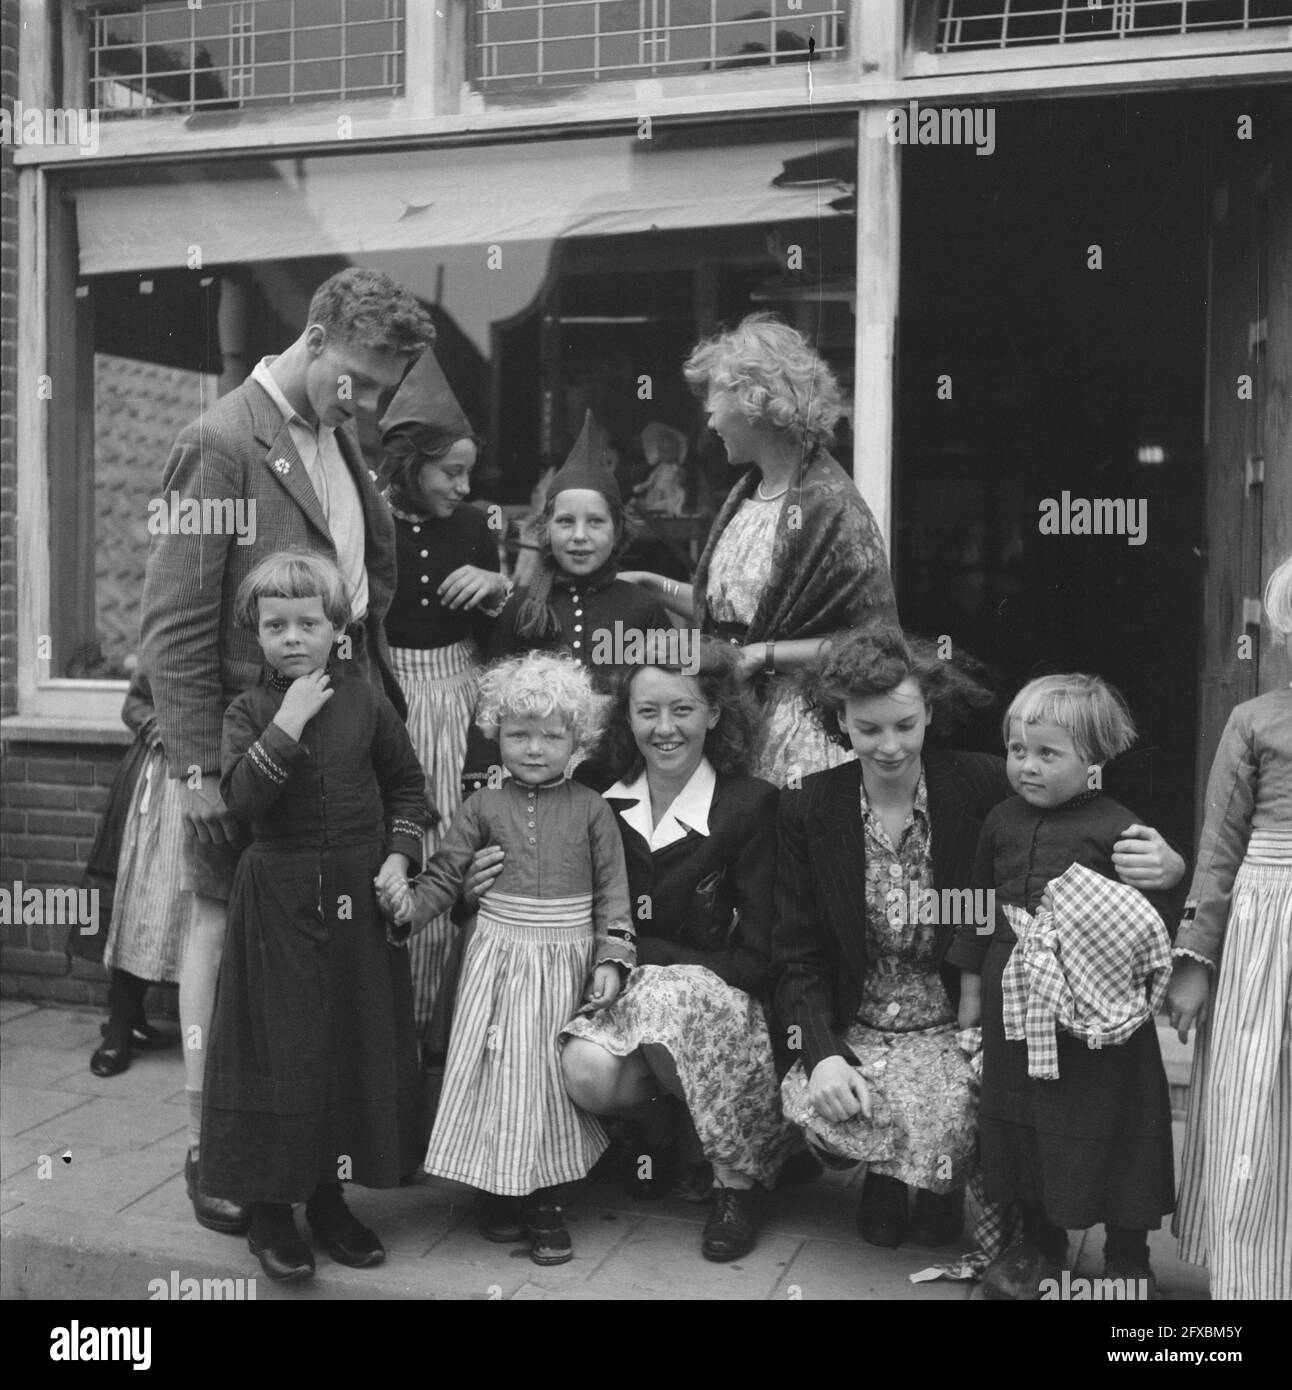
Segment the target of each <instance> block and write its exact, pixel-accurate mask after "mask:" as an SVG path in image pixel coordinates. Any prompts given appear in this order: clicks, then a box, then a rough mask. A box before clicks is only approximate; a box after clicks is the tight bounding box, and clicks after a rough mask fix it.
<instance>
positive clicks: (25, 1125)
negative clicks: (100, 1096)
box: [0, 1079, 90, 1142]
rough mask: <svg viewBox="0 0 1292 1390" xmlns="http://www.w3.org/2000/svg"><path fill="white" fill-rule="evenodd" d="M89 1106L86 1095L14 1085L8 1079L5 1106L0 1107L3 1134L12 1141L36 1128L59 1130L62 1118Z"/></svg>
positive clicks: (0, 1129) (0, 1125)
mask: <svg viewBox="0 0 1292 1390" xmlns="http://www.w3.org/2000/svg"><path fill="white" fill-rule="evenodd" d="M89 1103H90V1102H89V1100H88V1099H87V1098H86V1097H85V1096H78V1095H75V1094H73V1093H71V1092H68V1091H49V1090H45V1089H43V1088H40V1087H36V1086H18V1085H12V1086H11V1085H10V1084H9V1082H8V1080H7V1079H6V1081H5V1086H4V1105H3V1106H0V1135H3V1136H4V1137H5V1138H9V1137H11V1136H17V1135H19V1134H23V1133H25V1132H26V1131H28V1130H32V1129H37V1128H45V1129H53V1128H56V1127H57V1126H56V1124H55V1121H56V1120H57V1119H58V1117H60V1116H62V1115H66V1114H67V1113H68V1111H71V1110H76V1109H78V1108H79V1107H80V1106H82V1105H88V1104H89ZM31 1142H36V1141H35V1140H33V1141H31Z"/></svg>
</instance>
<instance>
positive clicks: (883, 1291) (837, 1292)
mask: <svg viewBox="0 0 1292 1390" xmlns="http://www.w3.org/2000/svg"><path fill="white" fill-rule="evenodd" d="M947 1259H948V1257H947V1256H940V1254H939V1252H935V1251H929V1250H923V1249H920V1248H918V1247H914V1246H912V1247H902V1248H899V1249H897V1250H884V1249H881V1248H879V1247H878V1246H874V1245H867V1244H866V1243H865V1242H864V1241H861V1242H858V1243H857V1244H855V1245H851V1244H845V1243H843V1242H842V1241H834V1240H809V1241H804V1242H803V1244H802V1245H801V1247H800V1249H799V1252H798V1254H797V1255H796V1256H795V1258H794V1260H793V1262H792V1263H791V1264H790V1266H789V1268H788V1269H786V1271H785V1272H784V1274H783V1275H782V1277H781V1278H780V1279H779V1280H778V1281H777V1284H776V1288H775V1290H774V1291H773V1295H772V1296H773V1297H774V1298H777V1299H786V1300H789V1301H793V1300H799V1299H802V1300H805V1301H806V1300H809V1299H812V1300H816V1301H822V1300H827V1299H830V1300H839V1299H871V1298H879V1299H909V1300H919V1301H922V1302H936V1303H945V1302H955V1301H957V1300H962V1299H964V1298H967V1297H968V1294H969V1286H968V1285H967V1284H965V1283H960V1282H957V1281H955V1280H951V1279H937V1280H933V1281H930V1282H929V1283H925V1284H912V1283H911V1281H910V1276H911V1275H912V1274H914V1273H915V1272H916V1270H920V1269H925V1268H927V1267H928V1266H929V1265H932V1264H937V1263H940V1262H947Z"/></svg>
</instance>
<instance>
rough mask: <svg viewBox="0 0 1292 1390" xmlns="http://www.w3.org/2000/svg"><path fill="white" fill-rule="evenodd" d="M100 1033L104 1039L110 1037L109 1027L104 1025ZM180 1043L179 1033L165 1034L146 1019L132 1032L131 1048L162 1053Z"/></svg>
mask: <svg viewBox="0 0 1292 1390" xmlns="http://www.w3.org/2000/svg"><path fill="white" fill-rule="evenodd" d="M99 1032H100V1034H101V1035H102V1036H103V1037H105V1038H106V1037H107V1036H108V1025H107V1024H106V1023H104V1024H102V1025H101V1026H100V1028H99ZM177 1042H179V1035H178V1034H177V1033H163V1032H162V1030H161V1029H160V1028H154V1027H153V1026H152V1024H151V1023H149V1022H148V1021H147V1020H146V1019H143V1020H141V1021H140V1022H138V1023H136V1024H135V1026H134V1027H133V1028H132V1029H131V1030H130V1046H131V1047H132V1048H133V1049H134V1050H135V1051H136V1052H161V1051H162V1050H163V1049H165V1048H168V1047H174V1046H175V1044H176V1043H177Z"/></svg>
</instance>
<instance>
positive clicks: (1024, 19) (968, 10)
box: [935, 0, 1292, 53]
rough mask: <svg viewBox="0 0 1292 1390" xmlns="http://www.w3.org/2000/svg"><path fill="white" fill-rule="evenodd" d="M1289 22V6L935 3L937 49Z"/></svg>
mask: <svg viewBox="0 0 1292 1390" xmlns="http://www.w3.org/2000/svg"><path fill="white" fill-rule="evenodd" d="M1289 22H1292V0H941V3H940V4H939V6H938V18H937V30H936V41H935V43H936V51H937V52H939V53H957V52H960V51H962V50H964V49H969V48H1020V47H1023V46H1025V45H1027V44H1042V43H1047V44H1048V43H1080V42H1083V41H1085V40H1089V39H1149V38H1162V37H1167V36H1170V35H1175V34H1208V33H1214V32H1216V31H1217V30H1222V29H1228V30H1234V29H1239V30H1241V29H1259V28H1263V27H1265V26H1267V25H1275V24H1288V23H1289Z"/></svg>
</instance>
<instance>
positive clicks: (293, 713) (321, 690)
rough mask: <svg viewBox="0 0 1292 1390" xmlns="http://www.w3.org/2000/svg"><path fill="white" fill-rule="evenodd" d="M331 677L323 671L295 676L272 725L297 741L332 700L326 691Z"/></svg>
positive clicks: (330, 692) (328, 691) (329, 693)
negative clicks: (275, 725)
mask: <svg viewBox="0 0 1292 1390" xmlns="http://www.w3.org/2000/svg"><path fill="white" fill-rule="evenodd" d="M331 683H332V677H331V676H329V675H328V673H327V672H326V671H325V670H322V669H320V670H318V671H311V672H310V673H309V674H308V675H306V676H297V677H296V679H295V680H294V681H293V682H292V683H291V686H290V687H289V689H288V691H287V694H286V695H284V696H283V703H282V704H281V705H279V707H278V713H277V714H276V715H274V723H275V724H277V725H278V727H279V728H280V729H281V730H282V731H283V732H284V733H285V734H288V735H290V736H291V737H292V738H294V739H299V738H300V736H301V734H302V733H303V732H304V729H305V726H306V724H308V723H309V722H310V720H311V719H313V718H314V716H315V715H316V714H317V713H318V712H319V710H321V709H322V708H323V706H324V705H326V704H327V702H328V701H329V700H330V699H331V698H332V695H333V692H332V691H331V690H329V689H328V687H329V686H330V685H331Z"/></svg>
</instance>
